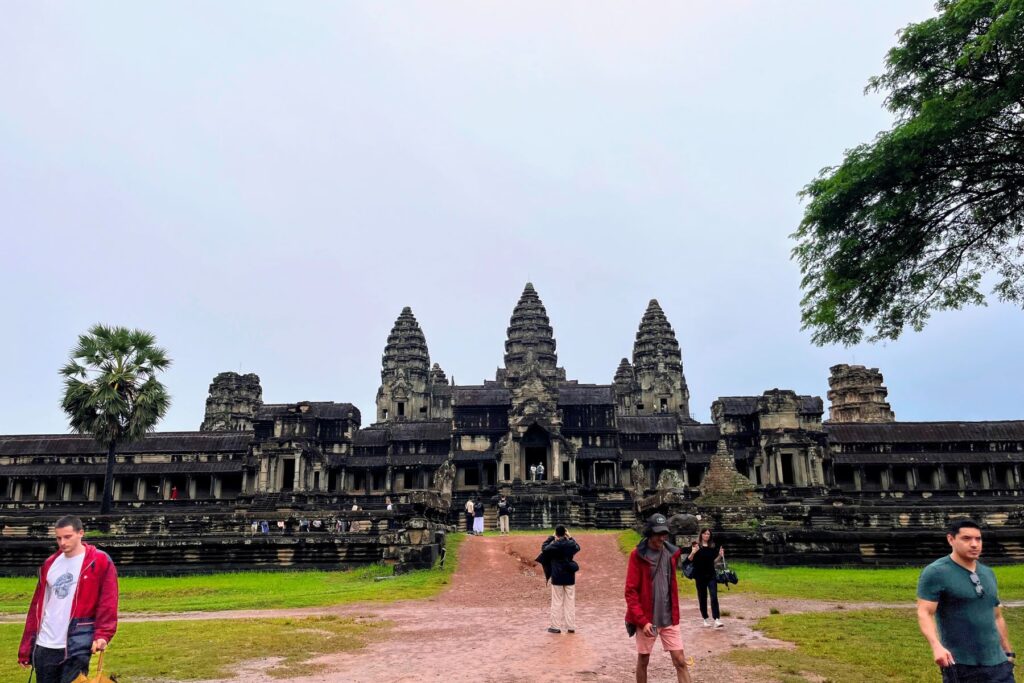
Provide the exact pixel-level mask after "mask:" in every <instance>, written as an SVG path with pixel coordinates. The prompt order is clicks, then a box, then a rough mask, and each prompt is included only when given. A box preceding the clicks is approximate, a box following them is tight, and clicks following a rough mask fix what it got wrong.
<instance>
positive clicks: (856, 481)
mask: <svg viewBox="0 0 1024 683" xmlns="http://www.w3.org/2000/svg"><path fill="white" fill-rule="evenodd" d="M853 488H854V490H855V491H863V490H864V468H863V467H854V468H853Z"/></svg>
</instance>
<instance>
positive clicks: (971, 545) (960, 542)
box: [917, 519, 1016, 683]
mask: <svg viewBox="0 0 1024 683" xmlns="http://www.w3.org/2000/svg"><path fill="white" fill-rule="evenodd" d="M946 540H947V541H948V542H949V545H950V547H951V548H952V549H953V552H951V553H950V554H949V555H947V556H945V557H943V558H941V559H938V560H936V561H935V562H932V563H931V564H930V565H928V566H927V567H925V569H924V571H923V572H921V578H920V579H919V580H918V582H917V623H918V625H919V626H920V627H921V633H923V634H924V637H925V638H926V639H927V640H928V644H929V645H931V646H932V656H933V658H934V659H935V663H936V664H938V665H939V667H941V669H942V680H943V682H944V683H1014V678H1013V664H1014V659H1015V657H1016V655H1015V654H1014V652H1013V648H1012V647H1010V638H1009V635H1008V634H1007V632H1006V621H1005V620H1004V619H1003V612H1002V609H1001V608H1000V606H999V591H998V589H997V587H996V577H995V574H993V573H992V570H991V569H989V568H988V567H986V566H985V565H983V564H982V563H980V562H978V557H979V556H980V555H981V528H980V527H979V526H978V525H977V524H976V523H975V522H973V521H971V520H969V519H957V520H954V521H953V522H952V523H951V524H950V525H949V530H948V532H947V533H946Z"/></svg>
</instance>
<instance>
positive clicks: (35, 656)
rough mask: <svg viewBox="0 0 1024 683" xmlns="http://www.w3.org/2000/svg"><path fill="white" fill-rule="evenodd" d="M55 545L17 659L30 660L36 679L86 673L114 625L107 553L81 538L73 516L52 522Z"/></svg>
mask: <svg viewBox="0 0 1024 683" xmlns="http://www.w3.org/2000/svg"><path fill="white" fill-rule="evenodd" d="M54 536H55V537H56V539H57V548H58V551H57V552H56V553H54V554H53V555H51V556H50V557H49V558H47V560H46V561H45V562H43V566H42V567H41V568H40V570H39V580H38V582H37V583H36V590H35V593H33V595H32V603H31V605H30V606H29V609H28V615H27V616H26V618H25V631H24V633H23V634H22V637H21V646H20V647H19V648H18V663H19V664H21V665H22V666H23V667H29V666H34V667H35V673H36V682H37V683H71V681H73V680H75V679H76V678H78V675H79V674H86V675H88V673H89V659H90V658H91V657H92V654H93V653H94V652H102V651H103V650H106V649H107V643H109V642H110V639H111V638H113V637H114V632H115V631H117V570H116V569H115V568H114V563H113V562H112V561H111V560H110V556H109V555H107V554H106V553H105V552H103V551H102V550H98V549H96V548H95V547H94V546H91V545H89V544H88V543H85V542H83V541H82V539H83V537H84V536H85V531H84V529H83V528H82V520H80V519H79V518H78V517H71V516H67V517H61V518H60V519H58V520H57V523H56V524H55V525H54Z"/></svg>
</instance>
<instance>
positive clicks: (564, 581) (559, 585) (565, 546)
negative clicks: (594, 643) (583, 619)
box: [538, 524, 580, 633]
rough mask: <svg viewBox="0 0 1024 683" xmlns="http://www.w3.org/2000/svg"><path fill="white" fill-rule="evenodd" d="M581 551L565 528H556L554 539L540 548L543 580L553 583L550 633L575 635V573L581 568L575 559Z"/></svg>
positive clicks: (547, 541) (552, 537)
mask: <svg viewBox="0 0 1024 683" xmlns="http://www.w3.org/2000/svg"><path fill="white" fill-rule="evenodd" d="M579 551H580V544H579V543H577V542H576V539H574V538H573V537H572V536H570V535H569V532H568V531H566V529H565V527H564V526H562V525H561V524H559V525H558V526H556V527H555V535H554V536H548V538H547V540H545V541H544V543H543V544H542V545H541V547H540V558H538V559H539V560H540V563H541V566H543V567H544V576H545V577H547V578H548V579H549V580H550V581H551V610H550V611H551V621H550V622H549V623H550V625H549V626H548V633H561V632H562V629H565V630H566V631H567V632H568V633H576V572H577V571H579V568H580V566H579V565H578V564H577V563H576V561H575V560H574V559H573V557H574V556H575V555H576V553H578V552H579Z"/></svg>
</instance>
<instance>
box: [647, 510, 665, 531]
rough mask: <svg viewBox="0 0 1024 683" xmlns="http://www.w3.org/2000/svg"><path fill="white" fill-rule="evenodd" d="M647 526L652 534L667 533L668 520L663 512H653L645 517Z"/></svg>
mask: <svg viewBox="0 0 1024 683" xmlns="http://www.w3.org/2000/svg"><path fill="white" fill-rule="evenodd" d="M647 526H648V528H649V529H650V530H651V533H652V534H665V533H668V520H667V519H665V515H663V514H660V513H658V514H653V515H651V516H650V517H649V518H648V519H647Z"/></svg>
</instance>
